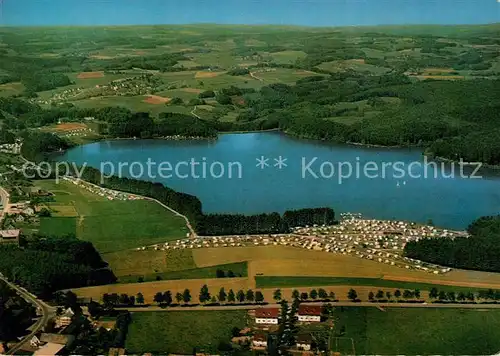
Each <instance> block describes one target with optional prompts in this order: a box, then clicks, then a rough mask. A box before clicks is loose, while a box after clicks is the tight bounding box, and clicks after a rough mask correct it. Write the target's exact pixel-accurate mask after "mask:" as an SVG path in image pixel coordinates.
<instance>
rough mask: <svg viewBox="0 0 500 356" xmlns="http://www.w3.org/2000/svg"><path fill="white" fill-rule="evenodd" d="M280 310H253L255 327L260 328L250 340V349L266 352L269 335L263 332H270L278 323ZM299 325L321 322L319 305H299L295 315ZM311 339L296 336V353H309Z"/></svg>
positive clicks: (300, 335) (321, 314) (299, 335)
mask: <svg viewBox="0 0 500 356" xmlns="http://www.w3.org/2000/svg"><path fill="white" fill-rule="evenodd" d="M280 316H281V309H280V308H259V309H256V310H255V325H256V326H257V327H258V328H260V329H259V330H257V331H256V332H255V334H254V336H253V338H252V348H253V349H254V350H266V349H267V348H268V346H269V342H270V339H271V337H270V335H271V334H270V333H268V332H267V333H266V332H265V330H272V329H273V327H274V328H275V327H276V326H277V325H278V324H279V323H280V322H281V320H280ZM295 317H296V318H297V321H298V323H299V324H306V323H320V322H322V321H323V320H322V318H323V312H322V307H321V306H320V305H308V304H301V305H300V306H299V308H298V310H297V314H296V315H295ZM312 346H313V338H312V336H311V335H310V334H300V333H299V334H298V335H297V336H296V337H295V347H294V349H295V350H297V351H311V349H312Z"/></svg>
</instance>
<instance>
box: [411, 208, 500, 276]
mask: <svg viewBox="0 0 500 356" xmlns="http://www.w3.org/2000/svg"><path fill="white" fill-rule="evenodd" d="M468 232H469V234H470V235H471V236H470V237H468V238H467V237H457V238H455V239H451V238H427V239H422V240H419V241H412V242H409V243H407V244H406V246H405V249H404V254H405V256H406V257H410V258H414V259H419V260H422V261H425V262H430V263H435V264H439V265H442V266H449V267H454V268H462V269H472V270H481V271H491V272H500V260H499V258H498V256H500V215H498V216H488V217H482V218H479V219H478V220H476V221H474V222H473V223H472V224H471V225H470V226H469V227H468Z"/></svg>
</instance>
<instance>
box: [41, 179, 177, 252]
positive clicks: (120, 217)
mask: <svg viewBox="0 0 500 356" xmlns="http://www.w3.org/2000/svg"><path fill="white" fill-rule="evenodd" d="M35 186H37V187H40V188H42V189H45V190H48V191H51V192H52V193H53V194H54V198H55V202H50V203H46V206H47V207H48V208H49V209H50V210H51V211H53V214H54V216H53V217H50V218H43V219H41V223H40V231H41V232H42V233H45V234H50V235H59V236H63V235H67V234H70V233H73V234H75V235H76V236H77V237H78V238H80V239H82V240H86V241H90V242H92V243H93V244H94V246H95V247H96V248H97V249H98V250H99V252H101V253H108V252H114V251H120V250H128V249H133V248H136V247H140V246H143V245H151V244H154V243H159V242H165V241H168V240H174V239H179V238H183V237H185V236H186V232H187V227H186V226H185V221H184V220H183V219H182V218H179V217H177V216H175V215H173V214H172V213H171V212H169V211H168V210H166V209H164V208H163V207H161V206H160V205H158V204H156V203H154V202H151V201H147V200H134V201H119V200H113V201H110V200H108V199H106V198H105V197H101V196H99V195H96V194H94V193H91V192H89V191H87V190H85V189H82V188H80V187H77V186H75V185H73V184H71V183H68V182H66V181H61V182H59V184H56V183H55V182H54V181H48V180H44V181H36V182H35ZM138 222H140V223H138Z"/></svg>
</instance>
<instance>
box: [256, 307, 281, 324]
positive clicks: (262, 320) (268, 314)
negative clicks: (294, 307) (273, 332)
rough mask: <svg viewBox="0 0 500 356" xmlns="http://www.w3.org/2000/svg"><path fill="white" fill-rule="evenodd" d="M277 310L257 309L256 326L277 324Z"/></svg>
mask: <svg viewBox="0 0 500 356" xmlns="http://www.w3.org/2000/svg"><path fill="white" fill-rule="evenodd" d="M279 315H280V309H279V308H259V309H256V310H255V323H256V324H273V325H277V324H278V318H279Z"/></svg>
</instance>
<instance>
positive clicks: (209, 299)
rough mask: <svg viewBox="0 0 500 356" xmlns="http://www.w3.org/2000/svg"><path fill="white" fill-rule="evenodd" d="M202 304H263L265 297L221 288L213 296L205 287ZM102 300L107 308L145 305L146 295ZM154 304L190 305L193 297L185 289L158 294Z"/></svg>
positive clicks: (260, 293) (257, 293) (115, 296)
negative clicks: (174, 292)
mask: <svg viewBox="0 0 500 356" xmlns="http://www.w3.org/2000/svg"><path fill="white" fill-rule="evenodd" d="M197 299H198V301H199V302H200V303H201V304H216V303H222V304H224V303H231V304H233V303H245V302H246V303H263V302H264V295H263V294H262V292H261V291H253V290H252V289H249V290H247V291H244V290H242V289H240V290H238V291H236V292H235V291H233V290H232V289H230V290H229V291H227V292H226V290H225V289H224V288H220V289H219V291H218V292H217V294H213V295H212V294H211V293H210V291H209V289H208V286H207V285H203V286H202V287H201V289H200V292H199V294H198V297H197ZM102 300H103V303H104V305H105V306H111V307H112V306H117V305H128V306H133V305H136V304H138V305H143V304H144V303H145V300H144V295H143V294H142V293H137V295H136V296H129V295H127V294H117V293H113V294H108V293H105V294H103V296H102ZM153 302H155V303H157V304H158V305H162V306H170V305H172V304H174V303H177V304H181V303H184V304H189V303H191V302H193V295H192V294H191V291H190V290H189V289H184V291H183V292H177V293H176V294H175V295H174V294H173V293H172V292H171V291H170V290H168V291H165V292H157V293H156V294H155V295H154V297H153Z"/></svg>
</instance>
